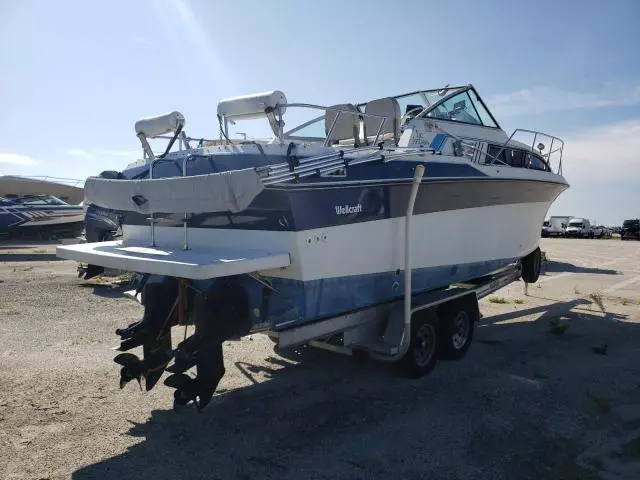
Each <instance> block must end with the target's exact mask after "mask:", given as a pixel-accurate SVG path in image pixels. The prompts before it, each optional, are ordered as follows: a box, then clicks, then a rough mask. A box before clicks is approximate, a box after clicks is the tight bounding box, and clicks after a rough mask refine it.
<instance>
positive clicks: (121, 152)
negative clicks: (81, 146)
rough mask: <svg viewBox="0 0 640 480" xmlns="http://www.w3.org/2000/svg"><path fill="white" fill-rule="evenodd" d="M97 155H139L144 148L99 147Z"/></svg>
mask: <svg viewBox="0 0 640 480" xmlns="http://www.w3.org/2000/svg"><path fill="white" fill-rule="evenodd" d="M96 155H104V156H108V157H139V156H140V155H142V150H103V149H97V150H96Z"/></svg>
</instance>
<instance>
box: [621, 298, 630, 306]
mask: <svg viewBox="0 0 640 480" xmlns="http://www.w3.org/2000/svg"><path fill="white" fill-rule="evenodd" d="M622 305H625V306H626V305H629V299H628V298H623V299H622Z"/></svg>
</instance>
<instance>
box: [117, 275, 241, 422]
mask: <svg viewBox="0 0 640 480" xmlns="http://www.w3.org/2000/svg"><path fill="white" fill-rule="evenodd" d="M142 297H143V304H144V305H145V312H144V316H143V318H142V320H140V321H139V322H136V323H133V324H131V325H129V326H128V327H126V328H123V329H118V330H117V331H116V333H117V334H118V335H120V337H121V338H122V343H121V344H120V348H119V349H120V350H129V349H131V348H134V347H137V346H140V345H142V347H143V352H144V358H143V359H142V360H141V359H139V358H138V357H136V356H135V355H133V354H131V353H122V354H119V355H117V356H116V357H115V358H114V361H115V362H116V363H118V364H119V365H122V369H121V372H120V387H121V388H122V387H124V385H126V384H127V383H128V382H129V381H131V380H134V379H135V380H137V381H138V382H139V383H140V381H141V378H144V379H145V386H146V389H147V391H148V390H151V389H152V388H153V387H154V386H155V384H156V383H157V381H158V380H159V378H160V376H161V375H162V373H163V372H164V370H165V369H166V370H167V371H169V372H171V373H172V375H170V376H169V377H167V378H166V379H165V381H164V384H165V385H167V386H169V387H171V388H175V392H174V406H176V407H177V406H181V405H186V404H188V403H189V402H194V404H195V405H196V406H197V408H198V410H201V409H203V408H204V407H205V406H207V405H208V404H209V402H210V401H211V398H212V397H213V394H214V392H215V390H216V388H217V386H218V384H219V382H220V380H221V379H222V377H223V376H224V373H225V368H224V359H223V354H222V344H223V342H224V341H226V340H229V339H230V338H236V337H241V336H243V335H246V334H247V333H248V332H249V330H250V328H251V321H250V318H249V298H248V296H247V294H246V291H245V290H244V287H243V286H242V285H241V282H240V281H239V279H238V278H237V277H225V278H220V279H218V280H216V281H214V282H213V283H212V284H211V286H210V287H209V288H208V289H206V290H204V291H198V290H196V289H195V288H194V287H193V286H192V285H188V284H187V283H186V281H185V280H176V279H175V278H169V277H165V278H164V279H163V280H162V281H161V282H149V283H147V284H146V285H145V286H144V288H143V290H142ZM189 314H190V315H189ZM187 317H191V318H192V320H193V323H194V325H195V332H194V334H193V335H191V336H190V337H188V338H186V339H185V340H184V341H182V342H180V343H179V344H178V345H177V347H176V349H175V350H172V345H171V327H172V326H176V325H185V324H186V323H187V320H186V319H187ZM172 359H173V360H174V362H173V364H172V365H169V366H168V364H169V363H170V362H171V360H172ZM192 367H196V376H195V377H191V376H189V375H187V374H186V373H185V372H187V370H189V369H190V368H192Z"/></svg>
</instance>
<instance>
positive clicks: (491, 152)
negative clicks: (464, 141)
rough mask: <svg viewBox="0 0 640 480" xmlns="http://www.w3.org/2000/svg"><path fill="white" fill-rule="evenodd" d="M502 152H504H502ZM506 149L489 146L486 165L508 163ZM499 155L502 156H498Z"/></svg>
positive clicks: (485, 160)
mask: <svg viewBox="0 0 640 480" xmlns="http://www.w3.org/2000/svg"><path fill="white" fill-rule="evenodd" d="M501 150H502V152H500V151H501ZM505 151H506V150H505V149H503V148H502V147H499V146H498V145H487V155H486V156H485V159H484V163H498V164H499V162H503V163H507V161H506V159H505ZM498 153H500V155H499V156H498Z"/></svg>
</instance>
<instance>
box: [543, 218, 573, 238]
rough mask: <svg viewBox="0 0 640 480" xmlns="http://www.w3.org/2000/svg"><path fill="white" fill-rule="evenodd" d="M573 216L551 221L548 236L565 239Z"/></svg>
mask: <svg viewBox="0 0 640 480" xmlns="http://www.w3.org/2000/svg"><path fill="white" fill-rule="evenodd" d="M572 218H573V217H571V216H555V217H551V218H550V219H549V226H548V227H547V231H546V235H547V236H548V237H564V236H565V231H566V229H567V225H568V224H569V221H570V220H571V219H572Z"/></svg>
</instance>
